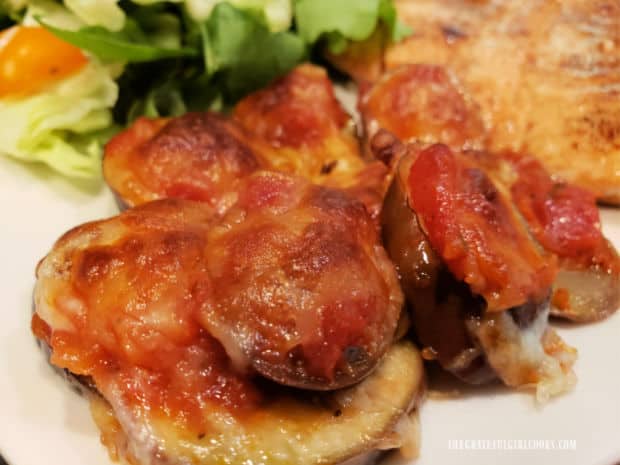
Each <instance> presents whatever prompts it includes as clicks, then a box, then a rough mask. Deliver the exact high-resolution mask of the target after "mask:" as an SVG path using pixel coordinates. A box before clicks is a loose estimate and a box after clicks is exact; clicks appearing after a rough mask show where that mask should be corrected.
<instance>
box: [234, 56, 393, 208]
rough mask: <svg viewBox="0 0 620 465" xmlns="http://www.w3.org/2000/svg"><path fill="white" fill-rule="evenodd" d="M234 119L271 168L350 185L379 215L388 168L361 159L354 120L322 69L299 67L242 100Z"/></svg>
mask: <svg viewBox="0 0 620 465" xmlns="http://www.w3.org/2000/svg"><path fill="white" fill-rule="evenodd" d="M233 119H234V120H235V121H236V122H238V123H239V124H240V125H241V126H242V127H243V128H244V129H245V132H246V135H247V137H248V139H247V140H248V143H249V144H250V145H251V146H252V148H253V149H254V150H255V152H256V153H258V154H260V156H261V158H262V159H263V160H264V162H265V167H266V168H268V169H272V170H276V171H283V172H286V173H295V174H297V175H300V176H303V177H304V178H306V179H309V180H310V181H312V182H313V183H316V184H322V185H326V186H331V187H338V188H342V189H347V190H349V192H350V193H351V194H352V195H354V196H356V197H357V198H359V199H360V200H361V201H362V202H363V203H364V204H365V205H366V207H367V208H368V210H369V211H370V212H371V213H372V214H373V215H378V212H379V210H380V208H381V202H382V198H383V195H384V193H385V190H386V189H387V181H386V179H387V170H386V168H385V166H384V165H383V164H382V163H380V162H374V163H369V164H367V163H366V162H365V161H364V160H363V159H362V156H361V152H360V145H359V142H358V140H357V138H356V136H355V130H354V128H353V122H352V119H351V117H350V116H349V115H348V114H347V113H346V112H345V111H344V109H343V108H342V106H341V105H340V103H339V102H338V100H337V99H336V96H335V93H334V87H333V84H332V82H331V81H330V80H329V77H328V76H327V73H326V72H325V70H324V69H323V68H319V67H317V66H312V65H301V66H298V67H297V68H295V69H294V70H293V71H291V72H290V73H289V74H287V75H286V76H284V77H282V78H280V79H277V80H276V81H274V82H273V83H272V84H271V85H269V86H268V87H266V88H265V89H262V90H259V91H257V92H255V93H253V94H251V95H249V96H248V97H246V98H245V99H243V100H241V101H240V102H239V103H238V104H237V106H236V107H235V109H234V111H233Z"/></svg>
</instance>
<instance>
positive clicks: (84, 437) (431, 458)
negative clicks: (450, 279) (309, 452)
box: [0, 159, 620, 465]
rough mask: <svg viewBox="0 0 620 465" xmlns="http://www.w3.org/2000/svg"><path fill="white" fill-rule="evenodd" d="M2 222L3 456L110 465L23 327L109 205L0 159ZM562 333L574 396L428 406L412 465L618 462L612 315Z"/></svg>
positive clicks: (495, 395) (619, 395) (28, 463)
mask: <svg viewBox="0 0 620 465" xmlns="http://www.w3.org/2000/svg"><path fill="white" fill-rule="evenodd" d="M0 211H1V212H2V215H3V216H4V220H3V222H2V228H1V230H0V238H1V240H0V259H1V260H2V265H1V267H0V283H1V286H2V297H3V299H2V306H1V307H0V452H1V453H2V454H3V455H4V456H5V457H6V459H7V460H8V461H9V463H10V464H11V465H37V464H62V465H110V464H111V462H110V461H109V459H108V457H107V454H106V452H105V450H104V448H103V446H101V445H100V444H99V439H98V433H97V431H96V429H95V426H94V425H93V422H92V421H91V419H90V413H89V410H88V406H87V404H86V402H85V401H84V400H83V399H82V398H80V397H79V396H78V395H77V394H75V393H74V392H73V391H72V390H71V389H69V388H68V387H67V385H66V383H65V382H64V381H63V380H62V379H61V378H60V377H59V376H57V375H56V374H55V373H54V372H53V371H52V369H51V368H50V367H49V366H48V365H47V363H46V362H45V360H44V358H43V356H42V355H41V353H40V352H39V350H38V349H37V347H36V345H35V342H34V339H33V337H32V335H31V333H30V330H29V322H30V312H31V295H32V286H33V283H34V268H35V265H36V263H37V261H38V260H39V259H40V258H41V257H42V256H43V255H44V254H45V253H46V252H47V251H48V250H49V248H50V247H51V245H52V243H53V242H54V240H55V239H56V238H57V237H58V236H59V235H60V234H62V233H63V232H64V231H66V230H67V229H69V228H71V227H73V226H75V225H77V224H79V223H81V222H84V221H88V220H93V219H99V218H102V217H106V216H111V215H113V214H114V213H115V212H116V206H115V204H114V201H113V199H112V197H111V195H110V194H109V192H108V191H107V190H106V189H104V188H102V189H100V190H99V191H95V192H94V191H93V190H88V189H79V188H76V187H75V186H72V185H70V184H68V183H66V182H65V181H63V180H61V179H59V178H58V177H56V176H54V175H51V174H50V173H49V172H48V171H46V170H44V169H32V168H26V167H24V166H22V165H19V164H17V163H13V162H11V161H8V160H6V159H0ZM603 219H604V227H605V231H606V233H607V235H608V237H610V238H611V239H612V240H613V241H614V242H615V244H616V246H618V247H620V210H615V211H614V210H607V211H604V212H603ZM560 333H561V334H562V336H564V337H565V339H566V341H567V342H569V343H570V344H572V345H574V346H575V347H577V348H578V349H579V361H578V363H577V365H576V371H577V376H578V377H579V382H578V384H577V387H576V388H575V390H574V391H573V392H571V393H570V394H568V395H565V396H563V397H560V398H558V399H556V400H554V401H552V402H551V403H549V404H547V405H545V406H544V408H538V407H537V406H536V405H535V403H534V400H533V397H532V396H531V395H528V394H524V393H518V392H510V391H508V390H507V389H503V388H490V389H489V388H482V389H478V390H468V393H467V395H465V396H462V397H459V398H451V399H444V400H435V399H430V400H428V401H427V402H426V403H425V405H424V407H423V409H422V418H421V420H422V451H421V457H420V459H419V460H418V461H417V462H416V465H428V464H434V465H438V464H440V465H450V464H476V465H487V464H488V465H497V464H499V463H502V464H515V465H522V464H524V463H525V464H527V465H538V464H541V465H543V464H545V465H546V464H556V463H562V465H613V464H615V463H617V462H619V461H620V369H619V366H620V365H619V363H618V359H619V357H620V351H619V349H618V347H619V346H620V312H619V313H618V314H616V315H615V316H614V317H612V318H610V319H608V320H607V321H604V322H602V323H598V324H593V325H587V326H575V327H570V326H564V325H563V326H562V328H560ZM459 439H460V440H496V439H500V440H501V439H506V440H528V439H534V440H550V441H551V440H574V441H576V450H568V451H566V450H477V451H473V450H452V449H450V448H449V442H448V441H449V440H459ZM508 444H509V445H510V444H512V446H515V447H518V446H519V444H518V443H508ZM463 445H469V446H472V445H475V444H472V443H467V444H463ZM482 445H484V444H482Z"/></svg>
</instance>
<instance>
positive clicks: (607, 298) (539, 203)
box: [361, 65, 620, 322]
mask: <svg viewBox="0 0 620 465" xmlns="http://www.w3.org/2000/svg"><path fill="white" fill-rule="evenodd" d="M361 110H362V114H363V117H364V121H365V131H366V134H367V138H369V140H374V141H375V145H377V147H376V148H375V153H376V154H378V155H379V156H380V157H381V158H384V159H385V158H386V153H387V154H388V155H387V158H390V157H391V156H392V154H393V153H396V152H397V151H398V150H397V149H395V148H394V146H393V144H391V143H390V140H391V136H390V135H389V134H386V133H381V134H379V131H381V130H384V131H385V130H387V131H389V132H390V133H391V134H392V135H393V136H396V138H397V139H399V140H400V141H403V142H411V143H418V144H419V143H426V144H430V143H444V144H446V145H448V146H450V147H451V148H452V149H453V150H454V151H455V152H459V153H461V152H462V153H463V154H464V156H465V158H467V159H470V161H473V160H475V163H477V164H478V165H479V168H480V169H481V170H482V171H483V172H484V173H486V175H487V176H490V177H491V178H492V179H493V182H494V184H495V186H496V187H497V188H500V189H501V190H503V192H504V194H505V196H506V200H507V201H508V202H509V203H511V204H512V205H513V206H515V207H516V210H515V211H516V213H517V214H518V220H519V222H521V223H523V224H525V226H526V228H527V230H528V232H529V234H530V235H531V236H532V238H533V239H534V240H535V241H536V242H537V244H538V246H539V247H540V248H543V249H544V250H545V251H546V252H547V253H549V254H551V255H553V256H555V257H556V259H557V262H558V265H559V272H558V274H557V276H556V278H555V281H554V285H553V288H554V291H553V297H552V313H553V315H555V316H558V317H561V318H566V319H570V320H574V321H580V322H588V321H595V320H600V319H602V318H604V317H606V316H608V315H609V314H611V313H613V312H614V311H616V310H617V309H618V307H619V306H620V260H619V258H618V254H617V253H616V251H615V249H614V247H613V245H612V244H611V243H610V242H609V241H608V240H607V239H606V238H605V237H604V236H603V234H602V232H601V225H600V218H599V212H598V209H597V206H596V199H595V197H594V195H593V194H592V193H590V192H588V191H586V190H584V189H582V188H580V187H578V186H575V185H572V184H570V183H567V182H564V181H562V180H558V179H553V178H552V177H551V176H550V175H549V174H548V172H547V171H546V170H545V168H544V167H543V165H542V163H541V162H539V161H538V160H537V159H536V158H534V157H532V156H529V155H527V154H518V153H513V152H506V151H503V152H489V151H486V150H485V147H486V145H487V144H488V141H489V140H490V137H491V136H490V134H491V131H488V130H487V129H485V124H483V121H482V120H481V118H480V116H479V113H478V107H477V105H476V102H474V101H472V99H471V98H470V97H469V96H468V93H467V92H466V90H465V89H464V88H463V86H462V85H461V84H459V82H458V81H457V79H456V78H455V77H454V76H452V75H451V74H450V73H449V72H448V71H446V70H445V69H443V68H441V67H439V66H430V65H406V66H402V67H400V68H397V69H395V70H393V71H391V72H389V73H387V74H386V75H384V76H383V77H382V78H381V79H380V80H379V81H378V82H377V84H376V85H375V86H374V87H372V88H371V89H370V90H369V91H368V92H366V93H365V94H364V95H363V96H362V99H361ZM374 135H377V138H376V139H373V136H374ZM381 139H384V140H385V142H384V143H381ZM382 147H383V148H382ZM459 156H460V155H459Z"/></svg>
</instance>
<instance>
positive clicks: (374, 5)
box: [294, 0, 410, 53]
mask: <svg viewBox="0 0 620 465" xmlns="http://www.w3.org/2000/svg"><path fill="white" fill-rule="evenodd" d="M294 7H295V22H296V24H297V29H298V31H299V34H300V35H301V37H302V38H303V39H304V40H305V41H306V42H307V43H308V44H314V43H316V42H317V41H319V40H320V39H321V38H325V39H327V42H328V45H329V47H330V50H331V51H332V52H334V53H339V52H343V51H344V49H345V48H346V45H347V43H348V41H349V40H353V41H361V40H364V39H367V38H368V37H370V35H371V34H372V33H373V32H374V30H375V29H376V28H377V26H378V24H379V22H380V21H381V22H383V23H384V24H385V25H386V26H387V28H388V34H389V37H390V38H391V39H392V40H399V39H401V38H403V37H404V36H406V35H408V34H409V33H410V31H409V29H408V28H407V27H406V26H405V25H403V24H401V23H400V22H399V21H398V19H397V15H396V9H395V7H394V5H393V3H392V1H391V0H338V1H334V0H294Z"/></svg>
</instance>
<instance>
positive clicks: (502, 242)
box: [408, 145, 556, 311]
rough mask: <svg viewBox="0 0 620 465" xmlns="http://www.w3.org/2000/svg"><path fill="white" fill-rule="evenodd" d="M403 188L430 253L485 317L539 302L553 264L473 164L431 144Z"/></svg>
mask: <svg viewBox="0 0 620 465" xmlns="http://www.w3.org/2000/svg"><path fill="white" fill-rule="evenodd" d="M408 189H409V200H410V202H411V206H412V208H413V209H414V210H415V212H416V213H417V216H418V219H419V220H420V222H421V226H422V228H423V229H424V231H425V232H426V234H427V235H428V238H429V240H430V242H431V244H432V246H433V248H434V249H435V250H436V251H437V252H438V253H439V255H440V256H441V257H442V259H443V261H444V263H445V264H446V265H447V266H448V268H449V269H450V271H451V272H452V273H453V274H454V276H455V277H456V278H457V279H459V280H464V281H465V282H466V283H467V284H468V285H469V286H470V287H471V289H472V292H474V293H475V294H478V295H481V296H483V297H484V298H485V300H486V302H487V304H488V310H490V311H496V310H504V309H508V308H511V307H516V306H519V305H522V304H524V303H525V302H526V301H528V300H529V299H535V300H542V299H544V296H545V295H546V294H547V292H548V289H549V287H550V286H551V284H552V283H553V280H554V278H555V273H556V270H555V263H554V261H553V259H552V257H550V256H545V255H542V254H541V253H540V251H539V250H538V249H537V248H536V246H535V244H534V243H533V242H532V241H531V239H530V238H529V236H528V233H527V231H526V230H525V229H524V228H523V226H522V225H521V224H520V223H519V221H518V218H517V217H516V215H515V211H514V210H513V209H512V207H511V204H510V199H509V198H508V199H507V198H506V197H505V196H504V195H503V194H502V193H501V192H500V191H499V190H498V189H497V187H496V186H495V185H494V184H493V182H492V181H491V179H490V178H489V177H488V176H487V175H486V174H485V172H484V170H483V169H481V168H480V167H479V166H476V164H475V163H474V162H473V160H472V159H470V158H467V157H464V156H460V155H457V154H454V153H453V152H452V151H451V150H450V149H449V148H448V147H447V146H445V145H433V146H431V147H429V148H427V149H425V150H423V151H421V152H420V153H419V154H418V155H417V158H416V160H415V161H414V162H413V164H412V165H411V171H410V173H409V179H408Z"/></svg>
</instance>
